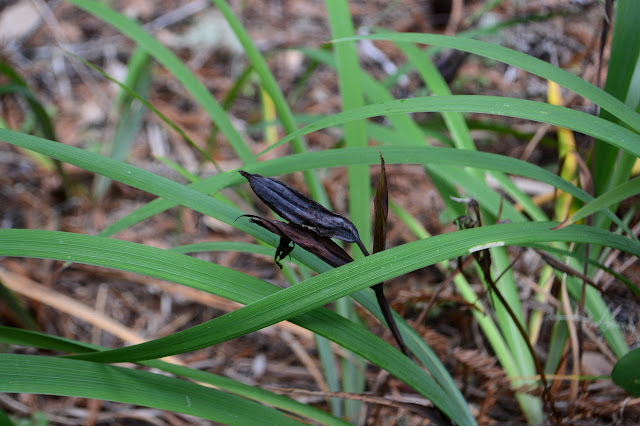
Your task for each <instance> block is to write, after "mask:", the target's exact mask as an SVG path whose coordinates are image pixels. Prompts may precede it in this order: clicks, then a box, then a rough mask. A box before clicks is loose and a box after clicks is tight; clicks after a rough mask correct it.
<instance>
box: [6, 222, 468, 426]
mask: <svg viewBox="0 0 640 426" xmlns="http://www.w3.org/2000/svg"><path fill="white" fill-rule="evenodd" d="M0 256H21V257H35V258H48V259H57V260H64V261H71V262H77V263H86V264H91V265H99V266H104V267H109V268H116V269H121V270H126V271H130V272H135V273H140V274H144V275H148V276H152V277H156V278H160V279H164V280H169V281H173V282H177V283H180V284H184V285H188V286H191V287H193V288H198V289H201V290H204V291H208V292H211V293H214V294H218V295H220V296H222V297H225V298H229V299H231V300H235V301H238V302H240V303H244V304H247V303H252V302H256V301H259V300H262V299H264V298H265V297H269V296H270V295H273V294H275V293H278V292H279V291H278V290H279V288H278V287H276V286H274V285H271V284H269V283H267V282H265V281H262V280H259V279H257V278H253V277H251V276H248V275H245V274H242V273H240V272H237V271H234V270H232V269H228V268H224V267H222V266H219V265H216V264H212V263H209V262H205V261H202V260H199V259H195V258H192V257H189V256H185V255H181V254H178V253H174V252H171V251H167V250H161V249H157V248H154V247H149V246H144V245H140V244H135V243H130V242H126V241H119V240H115V239H111V238H104V237H96V236H90V235H82V234H73V233H66V232H55V231H40V230H26V229H4V230H0ZM296 287H297V286H296ZM329 287H330V286H329ZM365 287H367V286H365ZM363 288H364V287H363ZM331 293H333V291H331ZM347 294H349V293H344V294H342V295H341V296H339V297H342V296H345V295H347ZM329 297H332V296H329ZM300 302H302V304H303V306H302V309H303V310H307V309H306V307H305V305H306V303H304V301H302V300H300V299H299V300H298V303H300ZM299 308H300V306H299ZM237 312H239V311H237ZM231 316H232V317H233V316H234V313H233V312H232V313H231ZM294 316H295V315H294ZM221 318H222V317H221ZM292 322H295V323H296V324H298V325H300V326H302V327H305V328H307V329H309V330H311V331H313V332H315V333H317V334H319V335H321V336H324V337H326V338H328V339H330V340H332V341H334V342H336V343H338V344H340V345H342V346H344V347H345V348H347V349H349V350H351V351H353V352H355V353H357V354H358V355H360V356H363V357H364V358H366V359H368V360H369V361H371V362H372V363H374V364H376V365H378V366H380V367H381V368H383V369H385V370H387V371H389V372H390V373H391V374H393V375H394V376H396V377H398V378H399V379H400V380H402V381H404V382H405V383H407V384H408V385H409V386H411V387H413V388H414V389H415V390H416V391H418V392H419V393H421V394H422V395H423V396H425V397H426V398H428V399H430V400H431V401H432V402H433V403H434V404H435V405H437V406H438V407H440V408H441V409H442V410H443V411H444V412H445V413H447V415H449V416H451V418H452V419H454V420H455V421H456V422H461V423H464V424H468V423H473V417H472V416H471V414H470V413H469V412H468V410H467V409H466V408H464V407H462V406H460V405H459V404H458V403H456V402H455V400H454V399H452V397H451V396H450V395H448V394H447V393H445V392H444V391H443V390H442V388H441V387H440V386H439V385H438V384H437V383H436V382H435V381H434V379H433V378H432V377H431V376H430V375H429V374H427V373H426V372H425V371H423V370H422V369H421V368H419V367H418V366H417V365H416V364H414V363H413V362H411V361H410V360H409V359H408V358H407V357H405V356H404V355H402V354H401V353H400V352H399V351H397V350H396V349H395V348H393V347H392V346H391V345H389V344H388V343H386V342H385V341H383V340H382V339H380V338H379V337H377V336H374V335H373V334H371V333H370V332H368V331H367V330H366V329H364V328H362V327H361V326H359V325H357V324H355V323H353V322H351V321H349V320H347V319H346V318H344V317H341V316H339V315H337V314H335V313H334V312H332V311H330V310H328V309H325V308H322V309H315V310H313V311H311V312H307V313H305V314H303V315H298V316H297V317H296V318H295V319H292ZM246 324H250V323H246ZM244 326H245V324H241V323H236V324H235V325H233V326H232V327H231V330H236V331H240V330H242V329H244V328H245V327H244ZM217 331H218V329H217V327H214V328H211V327H210V323H204V324H201V325H200V326H196V327H194V328H191V329H189V330H186V334H184V333H185V332H181V333H177V334H174V335H173V336H176V338H175V339H170V340H164V341H162V342H160V340H154V341H152V342H148V343H146V344H151V346H153V348H149V349H151V350H150V351H149V350H146V349H144V348H142V349H143V350H142V352H136V351H134V353H128V354H126V353H125V354H123V355H124V356H125V358H127V360H128V361H135V360H145V359H155V358H158V357H156V356H154V354H153V352H155V351H157V350H167V349H169V350H170V351H171V352H175V353H184V352H188V351H192V350H195V349H197V348H198V347H199V348H203V347H206V346H210V345H211V344H215V343H216V342H215V341H212V340H211V338H214V339H216V337H215V336H216V334H217ZM240 333H241V334H242V332H240ZM238 335H239V334H238ZM169 337H170V336H169ZM154 342H156V343H158V342H160V343H161V346H162V348H158V347H157V346H155V345H156V343H154ZM165 345H170V346H171V348H169V346H165ZM133 347H134V346H131V348H133ZM136 347H138V346H136ZM126 349H127V348H124V349H117V350H115V351H122V350H125V351H126ZM115 351H106V352H103V353H105V354H110V353H113V352H115ZM118 353H121V352H118ZM118 353H116V356H118ZM100 354H101V353H94V354H85V355H78V357H83V356H85V357H94V356H98V357H100ZM109 357H110V355H107V358H109ZM112 359H113V358H112ZM94 361H95V360H94ZM100 362H112V361H110V360H100Z"/></svg>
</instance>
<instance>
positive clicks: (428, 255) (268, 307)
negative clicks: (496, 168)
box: [0, 222, 640, 362]
mask: <svg viewBox="0 0 640 426" xmlns="http://www.w3.org/2000/svg"><path fill="white" fill-rule="evenodd" d="M554 224H555V223H550V222H528V223H512V224H503V225H491V226H486V227H482V228H477V229H470V230H465V231H460V232H455V233H451V234H444V235H438V236H435V237H432V238H429V239H426V240H420V241H415V242H412V243H408V244H405V245H403V246H399V247H394V248H392V249H389V250H386V251H384V252H380V253H377V254H375V255H372V256H369V257H367V258H365V259H361V260H358V261H356V262H353V263H350V264H348V265H345V266H342V267H340V268H336V269H332V270H329V271H327V272H325V273H323V274H321V275H318V276H316V277H313V278H310V279H308V280H306V281H304V282H302V283H300V284H298V285H296V286H293V287H290V288H287V289H286V290H282V291H277V292H276V293H274V294H271V295H270V296H268V297H264V298H262V299H260V300H258V301H257V302H254V303H252V304H251V305H249V306H247V307H245V308H242V309H240V310H238V311H236V312H233V313H230V314H228V315H224V316H222V317H219V318H216V319H214V320H211V321H209V322H207V323H204V324H202V325H199V326H196V327H193V328H191V329H189V330H186V331H183V332H179V333H176V334H174V335H172V336H169V337H165V338H161V339H157V340H154V341H152V342H148V343H144V344H141V345H136V346H130V347H126V348H122V349H117V350H114V351H109V352H104V353H99V354H91V355H82V356H81V357H83V358H87V359H93V360H100V361H108V362H116V361H118V360H128V361H131V360H136V359H145V358H156V357H160V356H167V355H171V354H175V353H176V352H175V351H176V350H195V349H198V348H201V347H205V346H209V345H212V344H216V343H219V342H221V341H225V340H228V339H230V338H234V337H237V336H238V335H241V334H245V333H248V332H251V331H255V330H257V329H259V328H262V327H265V326H267V325H271V324H273V323H275V322H278V321H282V320H284V319H288V318H293V317H295V316H297V315H300V314H302V313H304V312H307V311H308V310H310V309H314V308H316V307H319V306H322V305H324V304H326V303H329V302H331V301H333V300H336V299H337V298H340V297H343V296H346V295H348V294H351V293H354V292H355V291H358V290H361V289H363V288H366V287H369V286H371V285H373V284H375V283H377V282H380V281H386V280H388V279H391V278H395V277H397V276H399V275H402V274H405V273H407V272H410V271H413V270H416V269H419V268H423V267H426V266H429V265H431V264H433V263H435V262H440V261H443V260H446V259H452V258H456V257H458V256H462V255H465V254H467V253H469V252H470V251H472V250H477V249H478V248H479V247H484V246H486V245H487V244H494V245H495V244H504V245H505V246H508V245H526V244H530V243H540V242H555V241H563V242H586V241H589V242H590V243H593V244H597V245H603V246H609V247H613V248H618V249H620V250H623V251H625V252H627V253H629V254H632V255H638V254H640V244H639V243H636V242H633V241H631V240H629V239H626V238H623V237H621V236H619V235H616V234H613V233H610V232H607V231H602V230H599V229H594V228H590V227H585V226H581V225H571V226H568V227H566V228H563V229H559V230H551V229H550V227H552V226H553V225H554ZM1 235H2V236H3V240H2V241H3V242H2V246H0V250H2V251H1V253H2V254H3V255H7V256H15V255H20V256H29V257H51V258H59V257H61V256H62V252H61V251H60V250H56V247H60V246H62V244H60V241H61V239H63V240H65V241H69V244H68V246H65V253H71V252H70V250H73V256H72V257H73V259H65V260H72V261H77V262H82V263H92V264H96V262H98V261H99V259H98V260H96V259H95V258H96V255H95V250H97V249H98V247H100V245H101V244H102V246H104V248H103V250H101V253H102V256H106V254H107V253H110V251H113V248H111V247H114V246H117V247H118V250H119V252H118V253H110V256H109V258H110V259H113V260H112V261H113V262H117V263H116V264H115V265H109V266H111V267H113V266H116V265H117V266H118V267H121V268H125V267H126V268H129V269H131V268H137V269H140V270H141V271H149V272H146V274H148V275H151V276H156V277H160V276H159V275H158V274H160V269H159V268H162V276H161V278H163V279H171V280H172V281H176V282H183V283H184V281H185V277H183V276H177V275H176V274H177V272H176V271H175V269H176V268H175V261H169V260H168V259H167V256H169V255H173V256H179V255H177V254H172V253H169V252H166V251H162V250H158V251H156V249H153V248H151V247H144V246H138V245H132V243H126V242H123V241H116V240H109V239H106V240H105V239H103V238H100V237H89V236H84V235H75V234H65V233H57V232H45V231H27V230H3V231H1ZM37 238H40V245H39V246H38V247H32V246H31V245H30V244H23V247H20V248H16V247H15V242H16V241H17V240H19V239H21V241H27V239H33V240H34V241H35V240H37ZM45 239H46V240H48V245H46V244H45ZM76 239H77V241H81V242H82V245H78V243H73V241H76ZM55 243H57V245H56V244H55ZM85 244H91V247H92V249H91V251H90V253H87V252H89V250H87V249H86V248H85V247H84V246H83V245H85ZM46 247H49V248H48V249H46ZM107 247H110V248H109V249H107ZM126 247H135V250H134V251H133V253H138V252H140V251H142V250H144V252H145V253H146V252H147V251H149V252H150V251H153V253H154V256H160V257H161V258H162V262H160V261H157V262H155V261H154V262H152V261H151V259H150V256H149V255H146V256H143V255H142V254H138V255H137V256H134V255H133V254H131V253H129V255H128V256H123V253H122V251H123V250H124V249H125V248H126ZM68 256H70V254H69V255H68ZM141 258H144V259H145V260H146V263H145V264H142V263H141V262H140V261H139V259H141ZM193 261H197V259H193ZM180 262H182V263H186V262H191V261H187V260H186V259H181V260H180ZM202 263H206V262H202ZM152 264H153V265H154V266H153V267H149V265H152ZM198 264H201V263H198ZM374 265H376V266H375V267H374ZM170 266H173V269H172V268H170ZM211 267H216V265H212V266H211ZM218 268H220V267H218ZM129 269H127V270H129ZM202 269H203V268H202V267H200V270H199V271H196V272H194V273H195V274H196V275H197V276H200V275H198V274H206V275H207V277H211V273H206V272H204V271H203V270H202ZM220 269H221V270H223V271H224V274H225V277H224V278H225V279H226V280H228V281H229V283H230V282H233V281H235V282H236V285H235V287H234V286H233V285H230V284H228V285H227V286H226V287H225V288H224V290H225V291H226V292H234V293H236V294H238V295H241V296H242V297H243V298H244V299H245V300H246V298H247V293H248V292H249V291H250V288H251V286H252V285H253V284H248V283H242V287H243V288H244V289H245V291H244V292H240V291H239V290H238V287H240V285H239V284H238V278H235V279H231V278H230V277H232V276H233V275H234V274H238V275H239V276H242V277H243V278H242V279H243V280H244V281H245V282H247V281H251V282H252V283H253V282H256V283H258V282H259V283H260V285H261V286H264V285H265V284H264V282H262V281H260V280H256V279H251V278H247V277H246V276H244V275H242V274H239V273H237V272H235V271H231V270H226V269H225V268H220ZM181 273H183V274H184V271H181ZM218 274H220V272H218ZM189 276H193V274H190V275H189ZM220 279H221V280H222V279H223V277H220ZM209 280H211V278H209ZM269 288H270V289H271V287H269ZM216 289H217V290H218V293H220V292H221V289H218V288H217V287H216ZM323 312H324V311H323ZM297 320H298V319H296V321H297ZM169 342H171V343H172V344H174V343H175V345H176V346H173V347H171V349H168V347H167V346H166V345H165V343H166V344H168V343H169ZM116 354H117V356H116ZM361 355H362V354H361Z"/></svg>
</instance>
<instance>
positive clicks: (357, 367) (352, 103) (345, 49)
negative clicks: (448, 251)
mask: <svg viewBox="0 0 640 426" xmlns="http://www.w3.org/2000/svg"><path fill="white" fill-rule="evenodd" d="M326 7H327V13H328V15H329V27H330V28H331V35H332V36H333V37H334V38H336V37H337V38H339V37H348V36H352V35H354V30H353V24H352V22H351V13H349V5H348V4H347V2H346V1H345V0H337V1H330V2H327V3H326ZM333 50H334V56H335V61H336V64H337V68H336V69H337V72H338V86H339V88H340V98H341V100H342V110H343V111H349V110H352V109H354V108H359V107H361V106H362V105H364V95H363V91H362V84H361V82H360V81H361V78H360V75H361V73H362V72H361V70H360V65H359V63H358V51H357V49H356V45H355V42H352V43H343V44H341V45H335V46H334V49H333ZM344 140H345V145H346V147H347V148H354V147H364V146H367V134H366V128H365V122H364V120H356V121H351V122H349V123H345V125H344ZM347 174H348V186H349V193H348V194H349V214H350V217H351V221H352V222H353V223H354V225H355V226H356V228H358V232H359V233H360V239H361V240H362V242H363V243H364V245H365V247H371V216H370V208H369V203H370V200H371V188H370V183H369V168H368V167H366V166H351V167H349V168H348V170H347ZM351 256H352V257H353V258H354V259H358V258H361V257H363V256H364V254H363V253H360V251H356V250H354V251H352V253H351ZM336 311H337V312H338V313H340V314H341V315H343V316H345V317H347V318H350V319H351V320H352V321H358V315H357V314H356V312H355V310H354V309H353V303H352V301H351V300H350V299H348V298H345V299H341V300H338V301H337V302H336ZM342 365H343V372H342V383H343V388H344V390H345V391H346V392H357V393H360V392H362V391H363V390H364V385H365V377H364V373H363V371H364V363H363V362H362V360H360V359H358V358H352V359H349V358H343V359H342ZM361 406H362V403H361V402H360V401H355V400H348V401H345V414H346V415H347V418H348V419H349V420H350V421H352V422H353V423H358V419H359V416H360V410H361Z"/></svg>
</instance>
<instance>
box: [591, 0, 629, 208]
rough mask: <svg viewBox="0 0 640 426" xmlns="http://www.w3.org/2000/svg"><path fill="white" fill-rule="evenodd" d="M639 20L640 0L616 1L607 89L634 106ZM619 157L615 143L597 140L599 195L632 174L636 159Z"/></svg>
mask: <svg viewBox="0 0 640 426" xmlns="http://www.w3.org/2000/svg"><path fill="white" fill-rule="evenodd" d="M639 20H640V9H638V4H637V2H635V1H633V0H620V1H618V2H616V4H615V19H614V21H613V37H612V39H611V55H610V58H609V66H608V71H607V82H606V84H605V90H606V91H607V92H608V93H610V94H611V95H612V96H614V97H616V98H617V99H620V100H621V101H623V102H625V103H626V104H627V105H628V106H629V107H630V108H631V109H633V110H635V109H636V108H637V107H638V104H637V99H636V100H633V99H632V98H629V97H628V94H629V91H632V87H631V83H632V81H633V75H634V73H636V72H637V69H638V67H640V33H639V32H638V31H637V26H638V22H639ZM634 103H635V105H634ZM600 117H602V118H604V119H606V120H609V121H612V122H615V123H617V122H619V121H621V120H622V119H621V117H619V116H618V115H617V114H616V113H614V112H613V111H610V110H607V109H606V108H605V109H604V110H603V111H602V112H601V114H600ZM622 121H624V120H622ZM636 130H638V129H637V128H636ZM617 157H618V150H617V149H615V148H614V147H611V146H607V145H603V144H597V143H596V144H595V152H594V166H593V174H594V176H593V178H594V187H595V191H596V192H595V193H596V194H597V195H600V194H602V193H604V192H605V191H608V190H610V189H611V188H613V187H615V186H617V185H619V184H620V183H622V182H624V181H625V180H627V179H628V178H629V174H630V172H631V167H632V166H633V161H634V160H635V159H634V158H629V156H628V155H627V154H623V155H622V158H619V159H618V158H617ZM625 157H626V158H625ZM636 157H637V155H636ZM616 163H617V165H615V164H616ZM614 165H615V166H614Z"/></svg>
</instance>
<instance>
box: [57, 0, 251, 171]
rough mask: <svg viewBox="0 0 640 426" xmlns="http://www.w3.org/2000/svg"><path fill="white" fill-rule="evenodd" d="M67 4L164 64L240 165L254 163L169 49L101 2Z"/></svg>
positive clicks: (224, 117) (230, 126)
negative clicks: (203, 111)
mask: <svg viewBox="0 0 640 426" xmlns="http://www.w3.org/2000/svg"><path fill="white" fill-rule="evenodd" d="M69 2H70V3H73V4H74V5H76V6H77V7H79V8H81V9H84V10H86V11H87V12H89V13H91V14H93V15H95V16H96V17H98V18H99V19H102V20H103V21H105V22H106V23H108V24H110V25H112V26H114V27H115V28H117V29H118V30H119V31H120V32H122V33H123V34H125V35H126V36H127V37H130V38H131V39H132V40H133V41H135V42H136V43H138V45H139V46H140V48H142V49H144V50H146V51H147V52H148V53H149V55H151V56H153V57H154V58H155V59H156V60H157V61H158V62H160V63H161V64H162V65H164V66H165V67H166V68H167V69H168V70H169V71H170V72H171V73H173V75H174V76H175V77H176V78H177V79H178V81H180V83H182V84H183V85H184V87H185V89H187V91H188V92H189V93H191V95H192V96H193V97H194V98H195V99H196V100H197V101H198V103H199V104H200V105H202V107H203V108H204V109H205V111H207V113H208V114H209V116H210V117H211V119H212V120H213V121H214V122H215V123H216V125H217V126H218V127H219V128H220V130H221V131H222V132H223V133H224V135H225V136H226V137H227V138H228V139H229V143H230V144H231V146H232V147H233V149H234V151H235V152H236V154H237V155H238V157H239V158H240V159H241V160H242V162H243V163H247V164H248V163H252V162H253V161H255V159H254V156H253V154H252V153H251V151H250V150H249V148H248V147H247V145H246V144H245V142H244V141H243V140H242V137H241V136H240V134H239V133H238V131H237V130H236V129H235V127H233V124H231V121H230V120H229V118H228V117H227V115H226V113H225V111H224V109H223V108H222V107H221V106H220V104H218V102H217V101H216V99H215V98H214V97H213V95H212V94H211V93H210V92H209V90H208V89H207V88H206V87H205V86H204V85H203V84H202V83H201V82H200V81H199V80H198V79H197V78H196V77H195V75H194V74H193V73H192V72H191V71H190V70H189V69H188V68H187V67H186V65H185V64H184V63H183V62H182V61H180V59H178V57H177V56H176V55H174V54H173V53H172V52H171V51H170V50H169V49H167V48H166V47H164V46H163V45H162V44H160V42H159V41H158V40H156V39H155V38H153V37H152V36H151V35H150V34H149V33H147V32H146V31H144V29H142V27H141V26H140V25H139V24H137V23H135V22H133V21H132V20H130V19H129V18H127V17H125V16H123V15H121V14H119V13H117V12H116V11H114V10H113V9H111V8H109V7H108V6H107V5H105V4H103V3H101V2H97V1H94V0H69Z"/></svg>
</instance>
